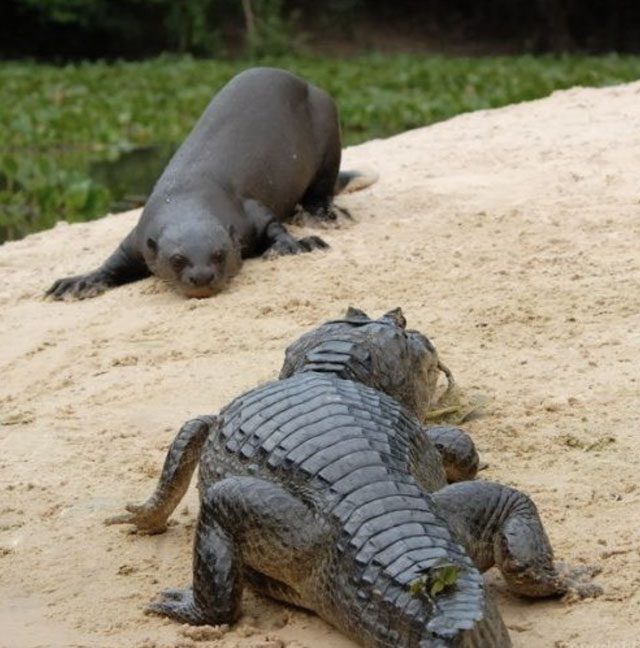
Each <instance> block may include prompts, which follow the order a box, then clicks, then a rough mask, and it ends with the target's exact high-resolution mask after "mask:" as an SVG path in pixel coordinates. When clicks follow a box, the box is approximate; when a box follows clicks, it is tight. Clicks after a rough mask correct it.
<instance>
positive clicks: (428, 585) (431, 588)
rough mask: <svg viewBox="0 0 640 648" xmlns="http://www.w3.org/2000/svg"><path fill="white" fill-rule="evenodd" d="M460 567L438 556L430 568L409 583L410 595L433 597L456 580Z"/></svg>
mask: <svg viewBox="0 0 640 648" xmlns="http://www.w3.org/2000/svg"><path fill="white" fill-rule="evenodd" d="M459 575H460V567H459V566H458V565H454V564H452V563H450V562H447V561H446V560H445V559H444V558H440V559H439V560H438V561H437V562H436V563H435V564H434V565H433V567H431V569H430V570H429V571H428V572H427V573H425V574H423V575H422V576H419V577H418V578H416V579H415V580H413V581H412V582H411V583H409V592H410V593H411V595H412V596H420V595H424V596H427V597H428V598H430V599H432V600H433V599H435V598H436V596H438V594H440V593H441V592H443V591H444V590H446V589H448V588H450V587H451V586H452V585H455V584H456V583H457V582H458V576H459Z"/></svg>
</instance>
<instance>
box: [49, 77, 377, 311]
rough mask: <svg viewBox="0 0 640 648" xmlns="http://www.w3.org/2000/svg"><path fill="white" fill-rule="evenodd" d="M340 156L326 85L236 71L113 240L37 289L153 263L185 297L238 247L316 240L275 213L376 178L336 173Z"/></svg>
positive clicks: (325, 208) (114, 282) (98, 280)
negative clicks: (135, 218) (91, 259)
mask: <svg viewBox="0 0 640 648" xmlns="http://www.w3.org/2000/svg"><path fill="white" fill-rule="evenodd" d="M340 156H341V144H340V127H339V123H338V113H337V110H336V106H335V104H334V102H333V100H332V99H331V98H330V97H329V96H328V95H327V94H326V93H325V92H323V91H322V90H320V89H319V88H316V87H315V86H313V85H310V84H309V83H307V82H306V81H304V80H303V79H300V78H299V77H296V76H294V75H293V74H290V73H288V72H285V71H284V70H277V69H272V68H254V69H251V70H247V71H245V72H242V73H240V74H238V75H237V76H236V77H234V78H233V79H232V80H231V81H230V82H229V83H228V84H227V85H226V86H225V87H224V88H222V90H220V92H218V94H217V95H216V96H215V97H214V98H213V100H212V101H211V103H210V104H209V106H208V107H207V109H206V110H205V112H204V114H203V115H202V117H201V118H200V120H199V121H198V123H197V124H196V126H195V128H194V129H193V131H192V132H191V134H190V135H189V136H188V137H187V139H186V140H185V141H184V143H183V144H182V146H181V147H180V148H179V149H178V151H177V152H176V154H175V155H174V156H173V158H172V160H171V161H170V162H169V165H168V166H167V168H166V169H165V171H164V173H163V174H162V176H161V177H160V179H159V180H158V182H157V184H156V186H155V188H154V190H153V192H152V194H151V196H150V197H149V200H148V202H147V204H146V206H145V208H144V210H143V212H142V216H141V217H140V221H139V222H138V224H137V225H136V227H135V228H134V229H133V231H132V232H131V233H130V234H129V235H128V236H127V237H126V238H125V239H124V241H122V243H121V244H120V246H119V247H118V249H117V250H116V251H115V252H114V253H113V254H112V255H111V256H110V257H109V258H108V259H107V260H106V261H105V262H104V264H103V265H102V266H101V267H100V268H98V269H97V270H94V271H93V272H89V273H88V274H85V275H79V276H74V277H67V278H64V279H59V280H58V281H56V282H55V283H54V284H53V285H52V286H51V288H49V290H48V292H47V295H49V296H51V297H53V298H54V299H63V298H79V299H82V298H85V297H93V296H95V295H97V294H99V293H101V292H103V291H104V290H106V289H108V288H112V287H113V286H118V285H121V284H124V283H128V282H131V281H136V280H138V279H142V278H144V277H147V276H149V275H150V274H152V273H153V274H155V275H157V276H158V277H160V278H162V279H165V280H166V281H167V282H169V283H170V284H171V285H173V286H174V287H175V288H176V289H178V290H179V291H180V292H182V293H184V294H185V295H187V296H189V297H208V296H210V295H212V294H214V293H216V292H218V291H219V290H221V289H222V288H223V287H224V285H225V284H226V283H227V281H228V280H229V279H230V278H231V277H233V276H234V275H235V274H236V273H237V272H238V270H239V269H240V266H241V264H242V259H243V258H247V257H251V256H256V255H258V254H262V253H266V254H267V256H274V255H281V254H297V253H300V252H310V251H311V250H314V249H316V248H326V247H328V246H327V244H326V243H325V242H324V241H322V239H320V238H318V237H317V236H311V237H308V238H304V239H301V240H299V241H297V240H295V239H294V238H292V236H291V235H290V234H289V233H288V232H287V230H286V229H285V227H284V226H283V225H282V221H284V220H286V219H287V218H289V217H290V216H291V215H292V214H293V211H294V208H295V206H296V204H297V203H300V204H301V205H302V207H303V209H304V210H306V212H308V213H311V214H313V215H315V216H316V217H318V218H321V219H331V218H335V212H334V210H333V208H332V199H333V196H334V194H335V193H337V192H339V191H341V190H346V189H349V188H350V185H353V186H354V188H356V187H357V188H362V187H364V186H366V185H367V184H371V182H373V181H374V179H373V178H369V179H368V180H366V179H365V176H363V175H362V174H358V173H355V172H343V173H340V174H338V170H339V167H340Z"/></svg>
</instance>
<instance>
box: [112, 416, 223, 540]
mask: <svg viewBox="0 0 640 648" xmlns="http://www.w3.org/2000/svg"><path fill="white" fill-rule="evenodd" d="M218 422H219V419H218V418H217V417H215V416H201V417H199V418H195V419H193V420H191V421H188V422H187V423H185V424H184V425H183V426H182V428H180V431H179V432H178V434H177V435H176V438H175V439H174V440H173V443H172V444H171V446H170V447H169V451H168V452H167V457H166V459H165V461H164V466H163V467H162V474H161V476H160V479H159V481H158V485H157V486H156V489H155V491H154V492H153V494H152V495H151V496H150V497H149V499H147V501H146V502H144V503H143V504H127V506H126V509H127V511H129V512H128V513H124V514H122V515H116V516H114V517H111V518H108V519H107V520H105V524H134V525H135V526H136V530H137V531H138V533H146V534H154V533H162V532H163V531H165V530H166V528H167V519H168V518H169V516H170V515H171V513H173V511H174V510H175V508H176V506H177V505H178V503H179V502H180V500H181V499H182V498H183V497H184V494H185V493H186V492H187V488H188V487H189V482H190V481H191V476H192V475H193V471H194V470H195V467H196V466H197V465H198V461H199V460H200V452H201V450H202V446H203V444H204V442H205V440H206V438H207V436H208V435H209V433H210V432H211V431H212V428H213V429H215V428H216V426H217V425H218Z"/></svg>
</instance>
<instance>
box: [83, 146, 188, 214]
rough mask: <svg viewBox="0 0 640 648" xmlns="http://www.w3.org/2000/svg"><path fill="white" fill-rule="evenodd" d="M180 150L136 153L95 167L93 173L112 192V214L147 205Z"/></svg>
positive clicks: (155, 149)
mask: <svg viewBox="0 0 640 648" xmlns="http://www.w3.org/2000/svg"><path fill="white" fill-rule="evenodd" d="M176 149H177V146H176V145H175V144H160V145H158V146H150V147H147V148H139V149H135V150H133V151H130V152H129V153H125V154H123V155H121V156H120V157H119V158H118V159H117V160H113V161H109V162H97V163H94V164H92V165H91V167H90V170H89V173H90V175H91V178H92V179H93V180H94V181H95V182H97V183H99V184H101V185H103V186H105V187H107V188H108V189H109V191H110V192H111V195H112V196H113V202H112V203H111V206H110V209H111V211H112V212H121V211H126V210H128V209H134V208H136V207H141V206H142V205H144V203H145V201H146V199H147V197H148V196H149V194H150V193H151V191H152V189H153V186H154V185H155V183H156V181H157V180H158V178H159V177H160V174H161V173H162V172H163V171H164V168H165V167H166V166H167V163H168V162H169V160H170V159H171V156H172V155H173V154H174V152H175V151H176Z"/></svg>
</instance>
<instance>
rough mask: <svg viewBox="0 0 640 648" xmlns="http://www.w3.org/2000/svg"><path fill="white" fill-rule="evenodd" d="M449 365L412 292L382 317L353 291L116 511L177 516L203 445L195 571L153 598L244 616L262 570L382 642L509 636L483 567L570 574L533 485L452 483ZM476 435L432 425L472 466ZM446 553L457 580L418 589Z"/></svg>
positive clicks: (276, 589)
mask: <svg viewBox="0 0 640 648" xmlns="http://www.w3.org/2000/svg"><path fill="white" fill-rule="evenodd" d="M440 367H441V365H440V363H439V361H438V358H437V355H436V353H435V349H434V348H433V346H432V345H431V343H430V342H429V340H428V339H427V338H426V337H424V336H423V335H422V334H421V333H419V332H417V331H410V330H406V329H405V321H404V318H403V317H402V314H401V312H400V310H399V309H398V310H396V311H392V312H390V313H388V314H387V315H385V316H384V317H382V318H381V319H379V320H375V321H373V320H371V319H369V318H368V317H367V316H366V315H365V314H364V313H362V312H361V311H357V310H355V309H350V310H349V311H348V312H347V316H346V317H345V319H343V320H340V321H336V322H329V323H327V324H325V325H323V326H321V327H319V328H318V329H316V330H315V331H313V332H311V333H309V334H307V335H305V336H303V337H302V338H301V339H300V340H298V341H297V342H296V343H294V344H293V345H291V346H290V347H289V349H288V350H287V354H286V360H285V363H284V367H283V369H282V372H281V378H280V380H279V381H275V382H270V383H267V384H266V385H262V386H260V387H257V388H256V389H253V390H251V391H249V392H247V393H245V394H243V395H242V396H240V397H239V398H237V399H236V400H234V401H233V402H232V403H231V404H230V405H228V406H227V407H225V408H224V409H223V410H222V411H221V412H220V415H219V416H203V417H200V418H197V419H194V420H192V421H190V422H189V423H187V424H186V425H185V426H183V428H182V429H181V430H180V432H179V433H178V436H177V437H176V439H175V440H174V442H173V444H172V446H171V448H170V450H169V454H168V456H167V459H166V461H165V465H164V468H163V472H162V476H161V478H160V482H159V484H158V486H157V488H156V491H155V493H154V494H153V495H152V496H151V497H150V498H149V500H147V502H145V503H144V504H143V505H140V506H132V505H130V506H128V507H127V508H128V510H129V513H128V514H125V515H121V516H118V517H116V518H112V519H110V520H108V522H109V523H123V522H130V523H133V524H135V525H136V526H137V528H138V529H139V530H140V531H143V532H147V533H157V532H161V531H163V530H164V529H165V528H166V522H167V518H168V517H169V515H170V514H171V513H172V511H173V510H174V509H175V507H176V505H177V504H178V502H179V501H180V499H181V498H182V496H183V495H184V493H185V491H186V489H187V487H188V484H189V480H190V477H191V474H192V472H193V470H194V468H195V466H196V464H197V463H198V460H199V462H200V464H199V465H200V469H199V489H200V500H201V509H200V516H199V520H198V526H197V530H196V538H195V545H194V568H193V587H192V588H189V589H185V590H169V591H166V592H164V593H163V595H162V598H161V599H160V600H159V601H158V602H156V603H153V604H151V606H150V608H149V609H150V610H151V611H154V612H157V613H160V614H164V615H167V616H169V617H171V618H174V619H176V620H179V621H181V622H186V623H191V624H219V623H231V622H233V621H235V620H236V619H237V618H238V616H239V614H240V600H241V593H242V588H243V585H244V584H245V583H249V584H250V585H252V586H253V587H254V588H255V589H257V590H258V591H259V592H262V593H264V594H266V595H269V596H271V597H273V598H276V599H278V600H281V601H285V602H288V603H292V604H294V605H298V606H302V607H305V608H308V609H311V610H314V611H315V612H317V614H319V615H320V616H321V617H322V618H324V619H325V620H327V621H328V622H329V623H331V624H333V625H334V626H336V627H337V628H339V629H340V630H342V631H343V632H344V633H345V634H347V635H349V636H351V637H352V638H353V639H354V640H355V641H357V642H358V643H360V644H362V645H364V646H368V647H374V646H375V647H391V646H395V647H400V648H427V647H436V646H437V647H444V646H477V647H478V648H480V647H482V648H491V647H499V648H503V647H507V646H510V645H511V642H510V640H509V636H508V633H507V630H506V628H505V626H504V624H503V622H502V620H501V618H500V615H499V613H498V611H497V609H496V607H495V605H494V603H493V601H492V599H491V597H490V595H489V593H488V592H487V591H486V589H485V587H484V582H483V579H482V576H481V574H480V572H479V570H478V567H479V568H480V569H487V568H489V567H490V566H491V565H493V564H494V563H495V564H497V565H498V567H499V568H500V569H501V570H502V572H503V574H504V575H505V578H506V579H507V582H508V583H509V585H510V586H512V587H514V589H515V590H516V591H518V592H523V593H526V594H528V595H531V596H546V595H549V594H556V593H561V592H564V591H566V589H567V584H566V582H565V581H564V580H563V577H561V576H560V575H559V574H558V573H557V571H556V570H555V568H554V565H553V554H552V550H551V547H550V545H549V541H548V539H547V536H546V534H545V532H544V529H543V527H542V524H541V522H540V519H539V517H538V514H537V512H536V509H535V506H534V505H533V503H532V502H531V501H530V500H529V499H528V498H527V497H526V496H525V495H523V494H521V493H518V492H517V491H514V490H513V489H510V488H506V487H503V486H501V485H499V484H493V483H487V482H466V483H465V482H462V483H460V484H452V485H450V486H447V483H446V478H445V470H444V469H443V466H442V461H441V457H440V455H439V454H438V451H437V450H436V448H435V445H434V443H433V442H432V441H431V439H430V434H429V431H428V430H426V429H425V428H423V427H422V426H421V424H420V422H419V420H418V418H417V417H416V416H415V413H416V412H422V411H424V410H425V409H426V408H428V407H429V404H430V401H431V398H432V397H433V394H434V390H435V383H436V380H437V373H438V369H439V368H440ZM447 435H449V436H450V437H451V439H452V440H453V442H452V443H451V444H450V445H449V446H447V442H446V437H447ZM463 436H464V434H463V433H461V432H459V431H458V432H457V433H453V432H450V433H445V434H443V433H442V430H440V431H436V432H435V433H434V438H435V439H436V442H437V443H438V444H439V445H440V447H446V448H447V452H446V453H444V457H445V459H447V460H448V461H449V462H453V463H456V462H459V463H461V464H462V465H463V466H464V465H468V464H469V461H470V460H469V456H468V454H469V448H470V441H469V440H468V438H467V440H466V441H465V442H462V443H461V439H462V438H463ZM459 451H461V452H462V455H463V456H462V457H460V456H459ZM473 453H475V449H473ZM476 463H477V462H476ZM473 472H474V469H471V470H470V471H469V470H467V473H466V474H467V476H473ZM451 474H454V472H452V473H451ZM474 561H475V564H474ZM443 564H446V565H449V564H452V565H455V566H457V568H458V569H459V573H458V577H457V580H456V582H455V584H454V585H452V586H450V587H448V588H446V589H445V590H444V591H442V592H440V593H438V594H437V595H435V596H434V597H432V598H431V597H430V596H428V595H426V594H424V593H420V592H418V593H415V591H414V593H412V592H411V591H410V585H411V584H412V583H415V582H416V581H417V580H418V579H420V578H421V577H422V576H425V575H426V576H427V577H431V578H434V577H435V574H437V570H438V568H439V567H440V566H442V565H443Z"/></svg>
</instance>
